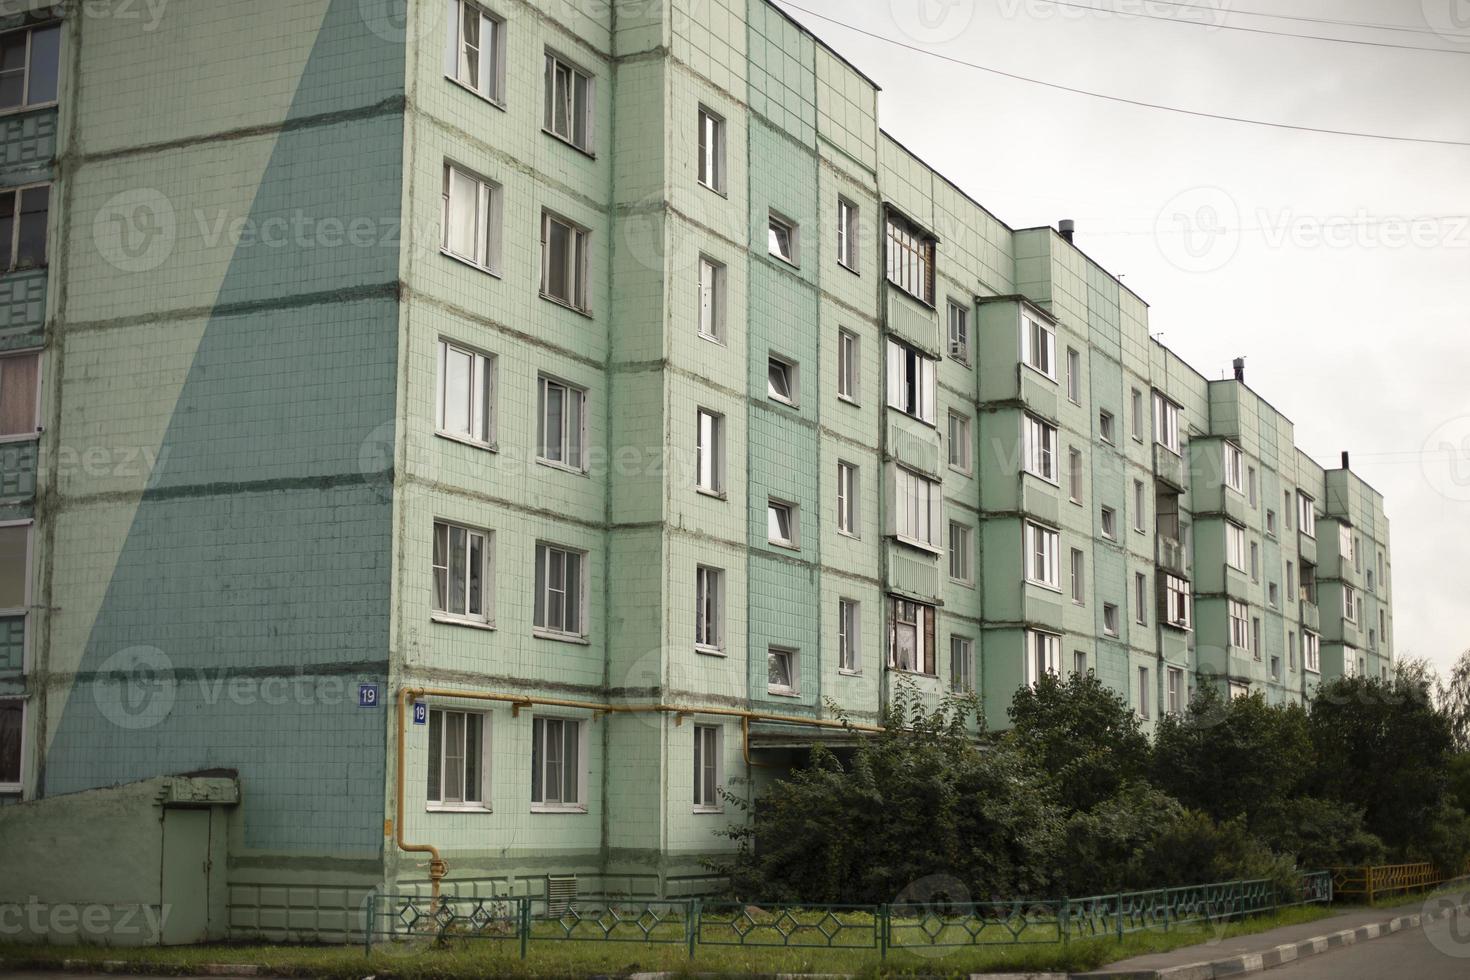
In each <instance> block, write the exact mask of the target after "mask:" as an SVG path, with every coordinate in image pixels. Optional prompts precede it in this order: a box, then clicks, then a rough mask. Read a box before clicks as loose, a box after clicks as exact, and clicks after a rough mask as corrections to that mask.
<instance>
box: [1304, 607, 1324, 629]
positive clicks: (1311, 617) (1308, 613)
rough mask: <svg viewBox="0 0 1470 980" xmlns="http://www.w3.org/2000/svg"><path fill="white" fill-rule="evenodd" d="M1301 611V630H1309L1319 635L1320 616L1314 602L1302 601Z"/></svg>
mask: <svg viewBox="0 0 1470 980" xmlns="http://www.w3.org/2000/svg"><path fill="white" fill-rule="evenodd" d="M1301 609H1302V628H1303V629H1309V630H1311V631H1312V632H1313V633H1321V632H1322V614H1321V613H1320V612H1319V611H1318V610H1317V604H1316V603H1315V602H1308V601H1307V600H1305V599H1303V600H1302V602H1301Z"/></svg>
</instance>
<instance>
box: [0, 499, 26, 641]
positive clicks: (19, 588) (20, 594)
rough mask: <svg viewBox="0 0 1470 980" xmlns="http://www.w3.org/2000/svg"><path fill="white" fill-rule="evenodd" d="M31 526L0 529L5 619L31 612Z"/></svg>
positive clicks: (0, 598) (0, 600)
mask: <svg viewBox="0 0 1470 980" xmlns="http://www.w3.org/2000/svg"><path fill="white" fill-rule="evenodd" d="M31 526H32V525H31V524H30V523H22V524H6V525H4V526H0V614H3V615H6V616H10V617H25V616H27V615H28V614H29V611H30V581H31V570H30V569H31V564H30V561H31V559H30V544H31ZM15 666H17V667H23V666H24V664H15Z"/></svg>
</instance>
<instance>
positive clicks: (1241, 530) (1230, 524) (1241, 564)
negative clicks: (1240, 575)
mask: <svg viewBox="0 0 1470 980" xmlns="http://www.w3.org/2000/svg"><path fill="white" fill-rule="evenodd" d="M1245 562H1246V550H1245V527H1244V526H1243V525H1240V524H1236V523H1235V522H1234V521H1226V522H1225V564H1227V565H1229V566H1230V567H1231V568H1233V569H1235V570H1236V571H1237V572H1244V571H1245V570H1246V567H1245Z"/></svg>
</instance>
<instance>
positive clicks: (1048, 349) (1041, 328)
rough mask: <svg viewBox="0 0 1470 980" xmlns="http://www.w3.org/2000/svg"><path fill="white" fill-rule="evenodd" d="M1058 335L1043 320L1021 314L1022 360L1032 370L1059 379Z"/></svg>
mask: <svg viewBox="0 0 1470 980" xmlns="http://www.w3.org/2000/svg"><path fill="white" fill-rule="evenodd" d="M1056 347H1057V335H1056V333H1055V331H1053V330H1052V328H1051V327H1050V326H1049V325H1047V324H1046V323H1043V322H1042V321H1041V320H1039V319H1037V318H1035V317H1032V316H1030V315H1029V314H1027V313H1025V312H1022V314H1021V362H1022V363H1023V364H1025V365H1027V366H1028V367H1030V368H1031V369H1032V370H1035V371H1039V372H1041V373H1042V374H1044V375H1046V376H1047V377H1048V378H1051V379H1052V380H1053V381H1055V380H1056V379H1057V364H1056Z"/></svg>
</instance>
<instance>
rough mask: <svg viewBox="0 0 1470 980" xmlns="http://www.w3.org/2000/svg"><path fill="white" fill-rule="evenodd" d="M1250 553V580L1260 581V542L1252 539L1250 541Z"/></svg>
mask: <svg viewBox="0 0 1470 980" xmlns="http://www.w3.org/2000/svg"><path fill="white" fill-rule="evenodd" d="M1250 555H1251V581H1252V582H1260V581H1261V546H1260V544H1259V543H1258V542H1255V541H1252V542H1251V543H1250Z"/></svg>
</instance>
